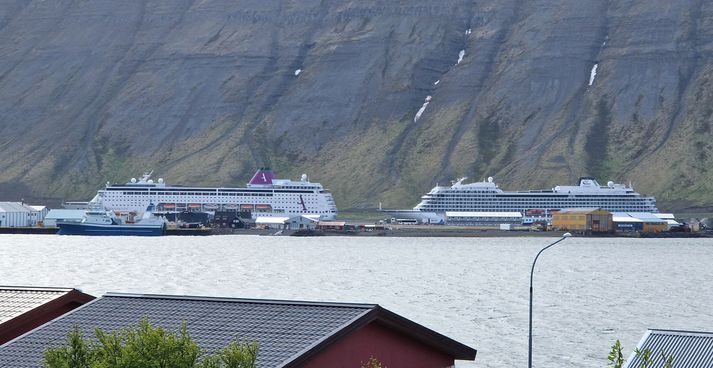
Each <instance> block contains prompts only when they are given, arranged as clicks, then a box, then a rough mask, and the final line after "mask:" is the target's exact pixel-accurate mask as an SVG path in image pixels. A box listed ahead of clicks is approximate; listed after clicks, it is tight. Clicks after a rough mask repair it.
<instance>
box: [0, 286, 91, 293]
mask: <svg viewBox="0 0 713 368" xmlns="http://www.w3.org/2000/svg"><path fill="white" fill-rule="evenodd" d="M0 290H13V291H57V292H60V291H62V292H70V291H72V290H77V291H80V292H81V290H79V289H77V288H71V287H48V286H12V285H0Z"/></svg>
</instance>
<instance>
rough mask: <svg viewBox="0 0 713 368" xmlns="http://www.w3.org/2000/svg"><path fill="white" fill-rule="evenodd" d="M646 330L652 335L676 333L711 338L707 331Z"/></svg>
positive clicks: (712, 333)
mask: <svg viewBox="0 0 713 368" xmlns="http://www.w3.org/2000/svg"><path fill="white" fill-rule="evenodd" d="M648 330H649V331H650V332H652V333H661V332H673V333H677V334H687V335H707V336H713V332H707V331H688V330H668V329H659V328H649V329H648Z"/></svg>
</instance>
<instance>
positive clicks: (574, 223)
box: [552, 208, 614, 233]
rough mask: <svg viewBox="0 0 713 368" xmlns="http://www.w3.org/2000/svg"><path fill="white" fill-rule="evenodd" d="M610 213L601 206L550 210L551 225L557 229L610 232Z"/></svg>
mask: <svg viewBox="0 0 713 368" xmlns="http://www.w3.org/2000/svg"><path fill="white" fill-rule="evenodd" d="M612 217H613V216H612V213H611V212H609V211H607V210H603V209H601V208H567V209H562V210H559V211H556V212H552V227H553V228H555V229H558V230H566V231H582V232H592V233H610V232H613V231H614V225H613V221H612Z"/></svg>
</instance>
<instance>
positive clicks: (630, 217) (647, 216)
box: [612, 212, 679, 233]
mask: <svg viewBox="0 0 713 368" xmlns="http://www.w3.org/2000/svg"><path fill="white" fill-rule="evenodd" d="M612 215H613V216H612V221H614V226H615V227H614V228H615V229H616V230H617V231H622V232H642V233H660V232H662V231H667V230H668V229H669V228H670V227H671V226H678V225H679V224H678V222H676V221H673V220H665V219H662V218H659V217H658V216H656V215H657V214H654V213H644V212H632V213H629V212H614V213H613V214H612Z"/></svg>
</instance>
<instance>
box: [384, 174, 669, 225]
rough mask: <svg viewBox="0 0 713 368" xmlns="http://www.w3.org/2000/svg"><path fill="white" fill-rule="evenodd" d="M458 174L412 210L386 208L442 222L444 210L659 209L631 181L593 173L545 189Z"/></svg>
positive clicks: (532, 214)
mask: <svg viewBox="0 0 713 368" xmlns="http://www.w3.org/2000/svg"><path fill="white" fill-rule="evenodd" d="M465 180H466V178H461V179H459V180H458V181H456V182H454V183H453V185H451V186H449V187H445V186H436V187H434V188H433V189H431V191H430V192H428V193H427V194H426V195H424V196H422V197H421V203H419V204H418V205H417V206H416V207H414V208H413V209H412V210H385V211H384V212H386V213H388V214H390V215H391V216H393V217H394V218H397V219H414V220H417V221H419V222H423V223H443V222H444V221H445V218H446V212H450V211H453V212H520V213H521V214H522V216H523V223H525V224H527V223H532V222H534V221H549V220H551V218H552V211H556V210H559V209H563V208H603V209H605V210H608V211H612V212H651V213H657V212H659V210H658V208H656V199H655V198H654V197H647V196H642V195H641V194H639V193H637V192H636V191H634V189H633V188H632V187H631V185H629V186H627V185H624V184H617V183H614V182H612V181H610V182H608V183H607V185H600V184H599V183H598V182H597V181H596V180H595V179H594V178H592V177H582V178H579V181H578V184H577V185H571V186H556V187H554V188H552V189H547V190H527V191H503V190H501V189H500V188H498V186H497V184H495V182H494V181H493V178H492V177H490V178H488V179H487V180H483V181H482V182H475V183H468V184H464V183H463V181H465Z"/></svg>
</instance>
